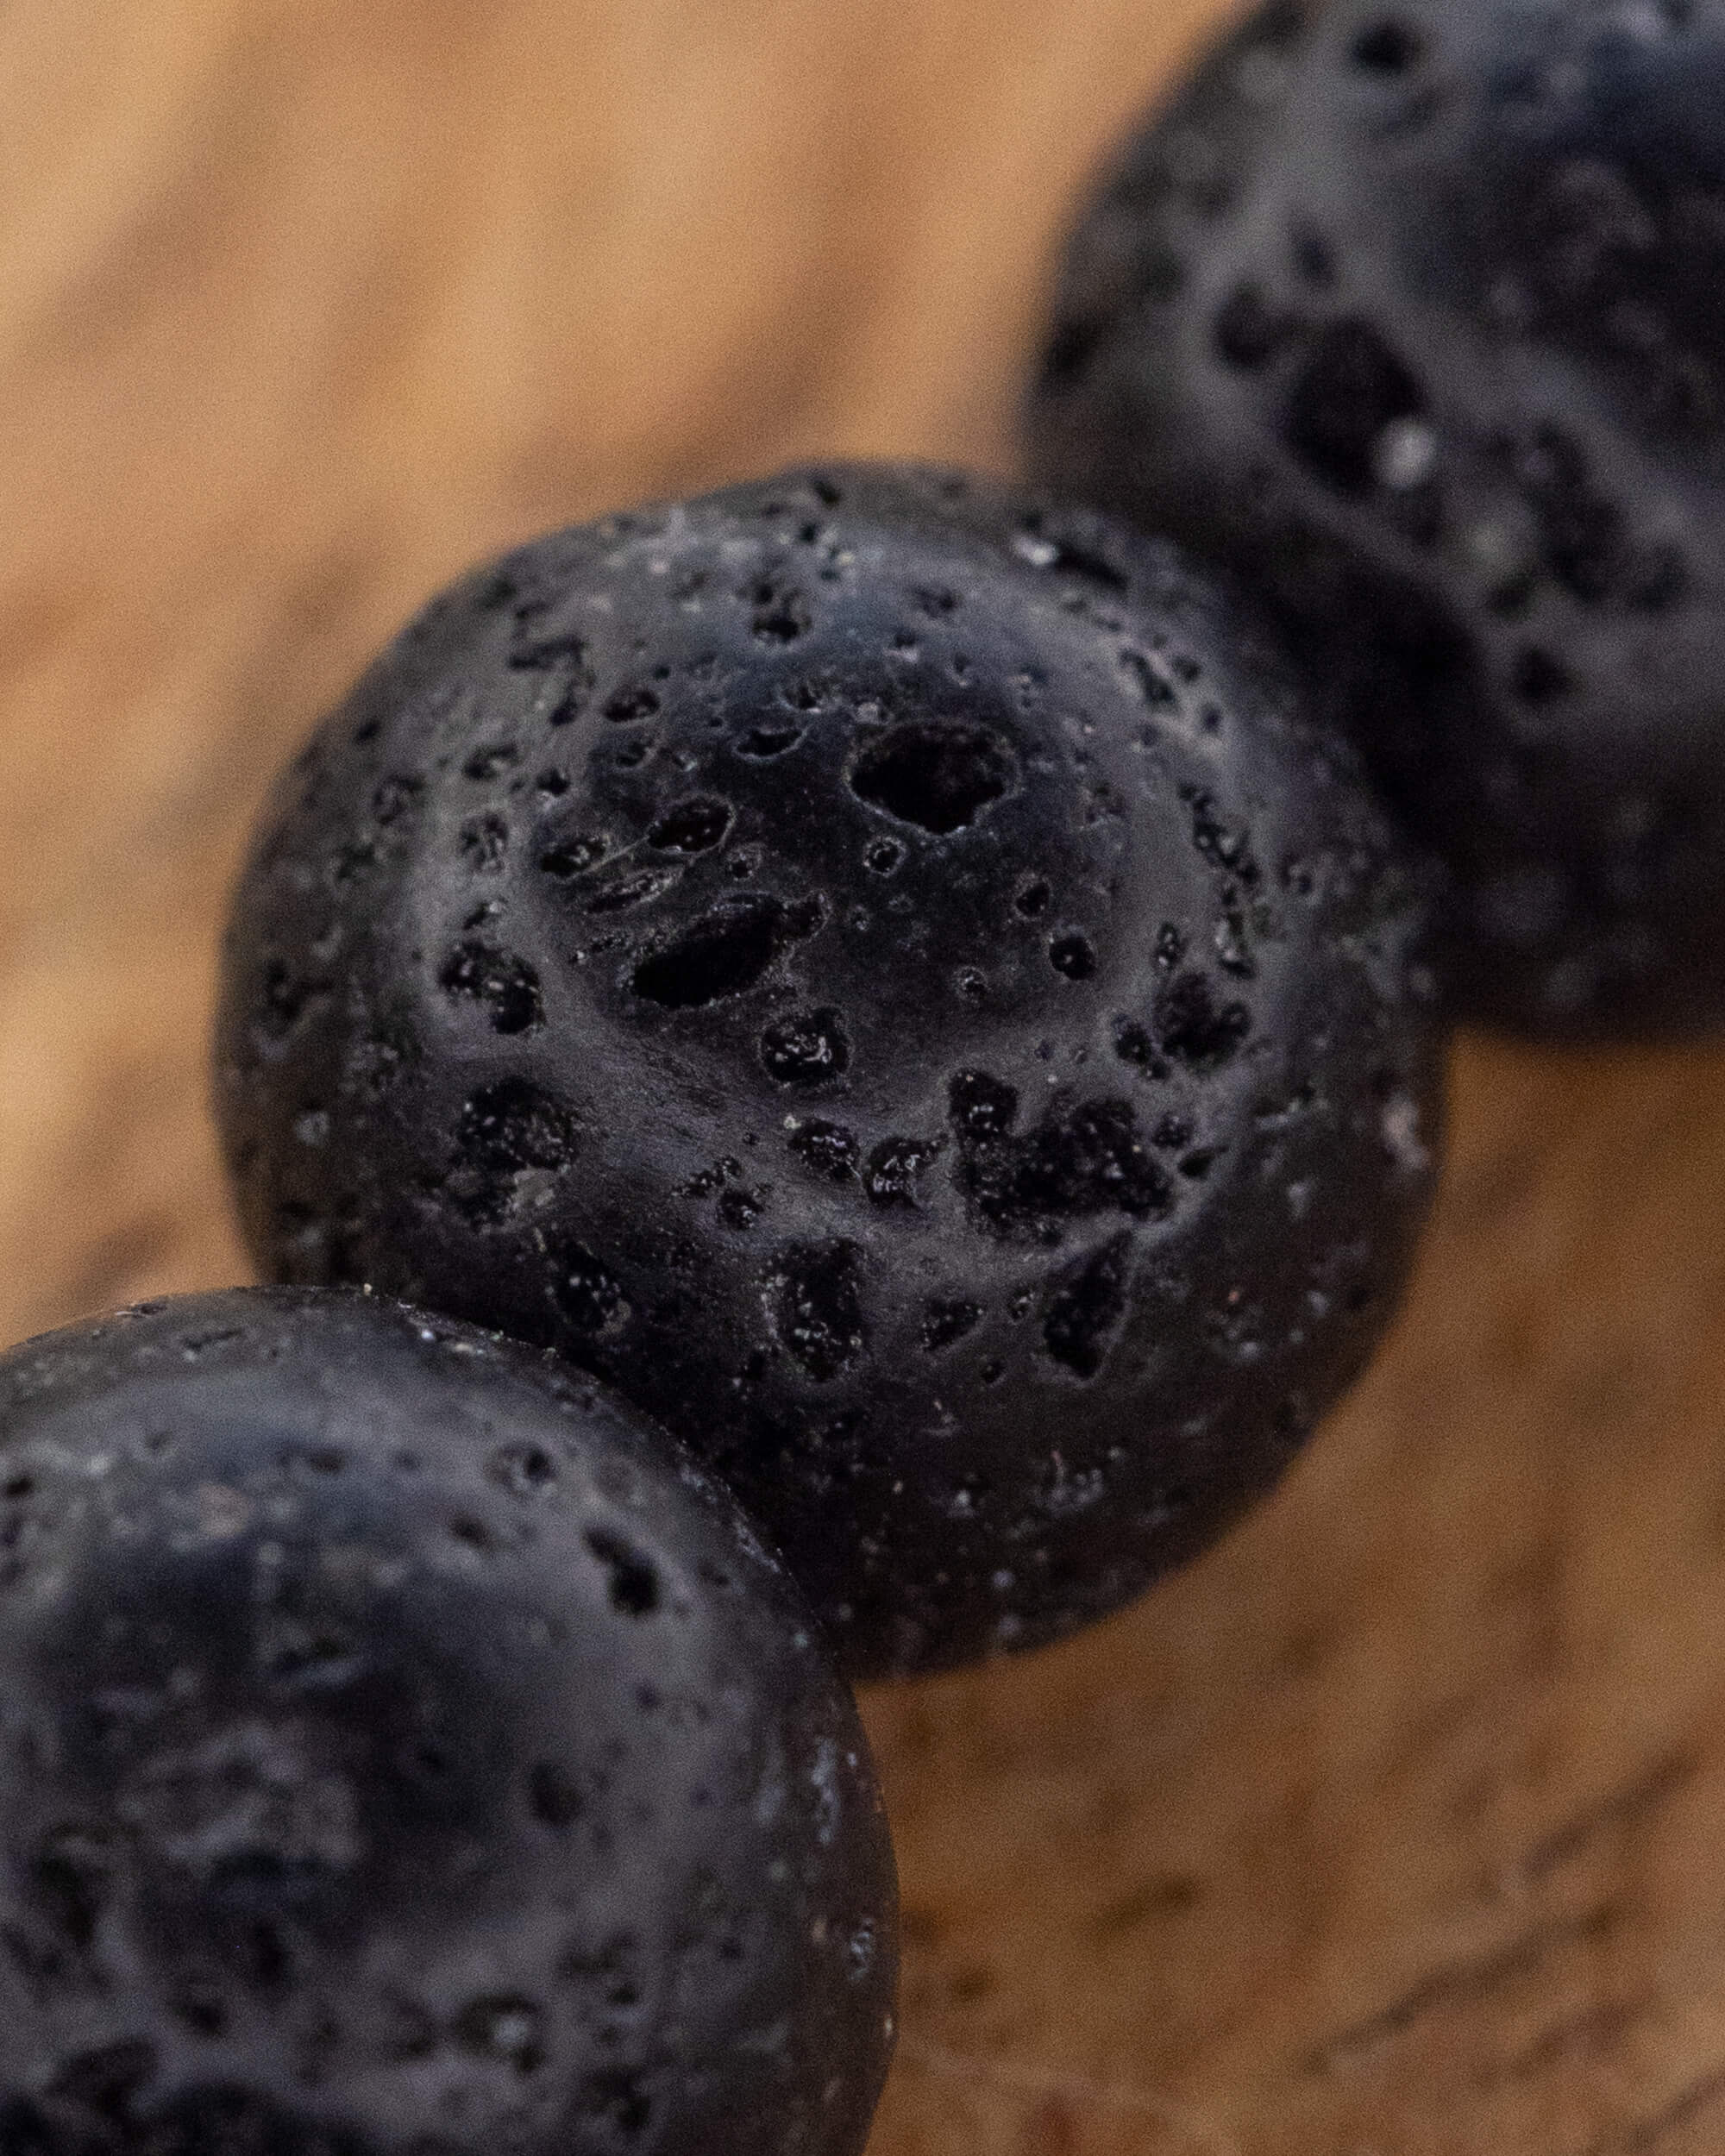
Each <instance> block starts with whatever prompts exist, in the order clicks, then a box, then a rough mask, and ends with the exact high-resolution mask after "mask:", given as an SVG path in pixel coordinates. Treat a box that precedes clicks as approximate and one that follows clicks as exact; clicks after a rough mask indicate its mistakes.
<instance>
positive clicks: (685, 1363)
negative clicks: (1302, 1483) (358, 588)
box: [218, 467, 1435, 1674]
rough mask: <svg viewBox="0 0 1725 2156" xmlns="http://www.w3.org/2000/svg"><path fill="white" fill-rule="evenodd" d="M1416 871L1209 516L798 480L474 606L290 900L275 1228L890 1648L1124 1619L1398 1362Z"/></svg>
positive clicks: (483, 591) (250, 1057)
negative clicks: (1256, 606)
mask: <svg viewBox="0 0 1725 2156" xmlns="http://www.w3.org/2000/svg"><path fill="white" fill-rule="evenodd" d="M1420 919H1421V905H1420V893H1419V890H1418V888H1417V879H1415V878H1414V877H1412V876H1410V875H1409V874H1408V872H1407V871H1406V870H1405V868H1404V866H1403V864H1402V859H1401V856H1399V854H1398V851H1397V849H1396V843H1395V842H1394V840H1393V838H1392V837H1391V836H1390V835H1389V833H1388V831H1387V830H1386V829H1385V827H1384V824H1383V819H1382V818H1381V815H1380V813H1379V812H1378V811H1377V809H1376V808H1375V807H1374V806H1373V805H1372V803H1371V801H1370V800H1369V799H1367V797H1366V796H1365V794H1364V793H1363V792H1362V791H1361V788H1360V787H1359V785H1358V781H1357V780H1356V778H1355V775H1354V773H1353V771H1352V768H1351V765H1350V762H1349V758H1348V755H1347V752H1346V750H1345V749H1339V748H1337V747H1336V746H1334V745H1333V744H1332V743H1327V741H1325V740H1324V739H1321V738H1320V736H1317V735H1315V734H1314V732H1313V731H1312V730H1311V729H1310V728H1309V727H1308V725H1307V724H1305V722H1304V721H1303V719H1302V717H1301V714H1300V710H1299V707H1298V705H1297V700H1296V699H1295V697H1294V696H1293V694H1292V693H1291V692H1290V691H1289V689H1288V687H1287V686H1286V683H1285V681H1284V680H1283V677H1282V675H1281V674H1279V673H1278V672H1277V669H1276V668H1275V667H1274V666H1273V664H1272V663H1271V661H1270V659H1269V658H1268V657H1267V656H1266V655H1264V653H1262V652H1260V651H1259V650H1258V649H1256V648H1255V647H1254V645H1253V644H1252V642H1251V639H1250V637H1249V636H1248V635H1247V634H1246V632H1245V630H1244V629H1243V627H1242V626H1241V624H1239V621H1238V620H1237V619H1236V617H1234V615H1233V613H1232V612H1231V611H1229V609H1228V608H1227V606H1226V605H1225V604H1224V603H1223V602H1222V601H1221V600H1220V599H1219V598H1218V597H1217V595H1216V594H1215V593H1214V592H1213V591H1212V589H1211V588H1210V586H1208V584H1206V583H1205V582H1204V581H1202V580H1201V579H1199V578H1197V577H1196V576H1195V575H1194V574H1193V573H1192V572H1191V571H1190V570H1189V568H1188V567H1187V566H1186V565H1185V564H1184V563H1183V562H1182V561H1180V560H1179V559H1177V558H1176V556H1175V555H1173V554H1172V553H1171V552H1170V551H1169V550H1168V549H1167V548H1163V547H1160V546H1157V545H1154V544H1151V543H1149V542H1144V541H1141V540H1138V539H1135V538H1133V537H1132V536H1129V535H1128V534H1126V532H1124V531H1122V530H1116V529H1113V528H1112V527H1109V526H1107V525H1106V524H1104V523H1101V521H1100V520H1099V519H1097V518H1095V517H1091V516H1087V515H1083V514H1082V513H1072V514H1062V515H1053V514H1051V513H1044V511H1041V510H1039V509H1038V508H1037V507H1036V506H1035V505H1032V504H1031V503H1029V502H1028V501H1026V500H1021V499H1019V498H1017V497H1015V496H1013V495H1011V494H1008V493H1005V492H999V491H997V490H995V489H994V488H992V487H990V486H982V485H979V484H973V483H968V482H966V481H965V480H963V479H960V478H957V477H953V476H950V475H942V474H938V473H928V472H921V471H911V472H906V471H902V470H894V469H881V468H879V467H861V468H840V469H835V470H832V471H827V472H816V473H803V474H794V473H793V474H791V475H788V476H786V477H783V478H780V479H775V480H772V481H770V482H767V483H763V484H756V485H750V486H743V487H739V488H737V489H736V490H734V491H731V492H724V493H721V494H718V495H715V496H712V497H710V498H706V499H704V500H699V501H696V502H693V503H688V504H683V505H674V506H670V507H665V508H660V509H655V510H650V511H644V512H643V513H640V514H637V515H630V516H623V517H612V518H609V519H607V520H605V522H603V523H595V524H593V525H590V526H587V527H585V528H583V529H580V530H573V531H568V532H564V533H561V534H560V535H558V536H554V537H550V538H547V539H543V540H541V541H539V542H536V543H534V544H532V545H530V546H528V547H526V548H523V549H522V550H521V551H520V552H518V553H517V554H514V555H510V556H508V557H507V558H506V559H505V560H504V561H501V562H500V563H499V564H498V565H497V566H495V567H491V568H487V569H485V570H483V571H481V572H480V573H478V574H476V575H474V576H472V577H470V578H469V579H468V580H467V581H466V582H464V583H462V584H461V585H459V586H456V587H455V590H454V591H452V592H449V594H447V595H446V596H445V597H443V598H442V599H439V600H437V601H436V602H435V603H434V604H433V605H431V606H430V608H429V610H428V611H426V612H425V613H424V614H423V615H422V616H421V617H420V618H419V620H418V621H417V622H416V623H415V624H413V626H412V627H411V628H410V629H409V630H407V632H406V633H405V636H403V637H402V639H401V640H400V641H399V642H398V643H397V644H396V645H395V646H394V648H393V649H392V650H390V651H389V652H388V653H387V654H386V655H385V656H384V657H383V658H382V659H381V660H380V661H379V662H378V664H377V665H376V666H375V667H373V670H372V671H371V672H370V673H369V674H367V676H366V677H365V679H364V680H362V681H361V684H360V686H358V688H357V689H356V690H355V691H354V694H353V696H352V697H351V698H350V699H349V700H348V703H347V704H345V705H343V706H342V709H341V710H340V711H337V712H336V715H335V717H334V718H332V719H331V720H330V721H329V723H328V724H326V725H325V727H324V728H323V731H322V733H321V734H320V735H319V736H318V737H317V740H316V742H315V743H313V745H312V747H311V749H310V750H309V751H308V752H307V754H306V755H305V756H304V759H303V760H302V761H301V762H300V764H299V765H298V767H297V768H295V769H294V770H293V771H292V774H289V776H288V777H287V779H286V780H285V784H284V785H283V787H282V788H281V790H280V792H279V793H278V795H277V796H276V799H275V801H274V804H273V806H272V807H271V809H270V810H269V812H268V813H267V818H266V819H265V825H264V829H263V831H262V834H261V837H260V841H259V843H258V846H257V849H256V852H255V854H254V858H253V860H252V862H251V864H250V866H249V868H248V870H247V871H246V874H245V876H244V879H243V881H242V885H241V887H240V889H239V892H238V895H237V900H236V903H235V909H234V914H233V922H232V931H231V935H230V937H229V944H228V949H227V959H226V983H225V990H224V995H223V1007H222V1016H221V1021H220V1045H219V1058H218V1061H219V1094H220V1103H221V1115H222V1120H223V1128H224V1131H225V1137H226V1145H227V1151H228V1156H229V1161H230V1162H231V1163H232V1168H233V1173H234V1179H235V1188H236V1189H237V1191H238V1194H239V1202H240V1206H241V1210H242V1216H243V1219H244V1223H245V1228H246V1232H247V1234H248V1238H249V1240H250V1243H251V1246H252V1248H253V1250H254V1252H255V1253H256V1255H257V1257H258V1261H259V1263H260V1264H261V1265H262V1266H264V1267H266V1268H267V1269H268V1270H270V1271H271V1272H272V1273H274V1274H276V1275H281V1276H285V1277H288V1278H293V1279H300V1280H307V1281H321V1280H330V1279H349V1280H352V1279H363V1280H369V1281H373V1282H377V1283H379V1284H380V1285H382V1286H387V1287H388V1288H391V1289H392V1290H394V1291H397V1292H399V1293H403V1294H407V1295H409V1296H410V1297H411V1299H412V1300H417V1301H423V1302H425V1303H428V1304H430V1305H431V1306H432V1307H448V1308H449V1309H452V1310H455V1311H457V1312H461V1313H467V1314H469V1315H472V1316H475V1317H480V1318H482V1319H484V1320H485V1321H486V1322H487V1323H490V1324H493V1325H496V1326H500V1327H502V1328H503V1329H505V1331H507V1332H513V1333H517V1334H519V1335H522V1336H523V1337H524V1338H529V1339H531V1340H534V1341H536V1342H542V1343H545V1344H550V1345H553V1346H555V1347H556V1348H558V1349H560V1350H561V1351H564V1352H565V1353H567V1354H568V1355H570V1356H571V1357H574V1359H575V1360H577V1361H578V1362H580V1363H584V1364H585V1365H586V1366H587V1367H589V1368H591V1369H594V1370H597V1371H599V1372H601V1373H602V1374H604V1375H605V1376H606V1377H608V1378H610V1379H612V1381H614V1382H616V1383H617V1384H618V1386H619V1387H620V1388H622V1389H623V1390H624V1391H625V1392H627V1393H629V1394H630V1395H632V1396H633V1397H635V1398H636V1399H637V1400H639V1401H643V1403H645V1404H647V1405H648V1406H649V1407H651V1408H652V1409H653V1410H654V1411H655V1413H660V1414H662V1416H663V1417H664V1418H665V1419H666V1420H668V1423H669V1424H670V1425H671V1426H672V1427H674V1428H675V1429H676V1430H678V1431H679V1432H681V1433H683V1434H685V1435H686V1436H687V1438H688V1439H689V1440H690V1441H691V1443H692V1444H693V1445H695V1447H696V1448H697V1449H698V1450H699V1452H700V1453H701V1454H702V1455H703V1456H704V1457H706V1459H707V1460H708V1461H709V1462H710V1463H712V1464H713V1465H715V1466H716V1467H717V1468H718V1470H720V1471H721V1472H722V1473H723V1474H724V1476H726V1477H727V1478H728V1479H729V1480H730V1481H731V1483H732V1484H733V1486H734V1487H735V1488H736V1489H737V1491H738V1493H739V1494H740V1495H742V1497H743V1501H744V1503H745V1504H746V1505H747V1506H748V1507H750V1509H751V1510H752V1511H753V1512H754V1513H755V1514H756V1516H757V1517H759V1518H760V1519H762V1520H763V1521H764V1522H766V1523H767V1525H768V1527H769V1528H770V1531H771V1532H772V1533H773V1534H774V1535H775V1537H776V1538H777V1539H778V1540H779V1543H780V1545H781V1547H782V1549H783V1550H784V1551H785V1552H786V1554H787V1557H788V1558H789V1559H790V1561H791V1563H792V1564H793V1569H794V1570H796V1571H797V1573H798V1576H799V1577H800V1579H801V1581H802V1583H803V1584H804V1585H805V1587H806V1589H807V1590H808V1591H809V1594H810V1595H811V1598H812V1601H814V1604H815V1606H816V1608H817V1610H818V1611H819V1614H820V1615H821V1616H822V1617H823V1618H824V1619H825V1621H826V1623H827V1624H828V1625H829V1626H830V1627H831V1631H832V1633H833V1636H834V1639H835V1641H836V1644H837V1650H838V1652H839V1655H840V1658H841V1660H842V1662H843V1663H844V1666H845V1667H846V1668H847V1669H848V1670H850V1672H851V1673H852V1674H869V1673H880V1672H883V1671H889V1670H915V1669H923V1668H928V1667H932V1666H934V1665H937V1664H948V1663H952V1662H956V1661H959V1660H962V1659H963V1658H967V1657H969V1656H973V1655H976V1654H980V1653H983V1652H987V1651H991V1650H994V1649H995V1648H999V1647H1002V1646H1013V1645H1028V1644H1030V1643H1033V1642H1036V1641H1038V1640H1044V1639H1049V1638H1051V1637H1052V1636H1054V1635H1055V1634H1057V1633H1063V1632H1066V1631H1068V1630H1069V1629H1071V1628H1072V1627H1073V1626H1076V1625H1078V1624H1080V1623H1081V1622H1082V1621H1083V1620H1086V1619H1088V1618H1091V1617H1095V1616H1097V1615H1099V1614H1101V1613H1103V1612H1105V1611H1107V1610H1109V1609H1112V1608H1114V1607H1115V1606H1116V1605H1117V1604H1118V1603H1120V1601H1123V1600H1124V1599H1126V1597H1127V1596H1129V1595H1132V1594H1133V1593H1135V1592H1136V1591H1137V1590H1138V1589H1140V1588H1141V1587H1143V1586H1144V1585H1145V1583H1146V1582H1147V1581H1149V1580H1150V1579H1151V1578H1152V1577H1153V1576H1155V1575H1156V1574H1157V1573H1158V1572H1159V1571H1161V1570H1163V1569H1164V1567H1166V1566H1167V1565H1169V1564H1172V1563H1174V1562H1175V1561H1176V1560H1178V1559H1180V1558H1182V1557H1186V1556H1188V1555H1189V1554H1190V1553H1191V1552H1193V1551H1195V1550H1197V1549H1199V1548H1200V1547H1201V1545H1204V1544H1205V1543H1207V1542H1208V1540H1209V1539H1211V1538H1212V1537H1214V1535H1215V1534H1216V1533H1217V1532H1218V1531H1219V1530H1220V1528H1221V1526H1223V1525H1224V1523H1225V1522H1226V1521H1227V1520H1229V1519H1231V1518H1232V1517H1233V1514H1235V1513H1236V1512H1238V1511H1239V1508H1240V1507H1242V1506H1243V1505H1244V1504H1245V1502H1246V1501H1248V1500H1249V1499H1250V1498H1251V1497H1252V1496H1253V1495H1256V1494H1257V1493H1258V1492H1259V1491H1261V1490H1262V1489H1264V1488H1265V1486H1266V1485H1267V1484H1268V1483H1269V1482H1270V1481H1271V1480H1272V1479H1273V1478H1274V1476H1275V1475H1276V1474H1277V1470H1279V1469H1280V1468H1281V1467H1282V1466H1283V1463H1285V1462H1286V1461H1287V1460H1288V1458H1289V1456H1290V1455H1291V1453H1292V1452H1293V1451H1294V1450H1295V1446H1296V1445H1297V1443H1298V1440H1299V1439H1300V1438H1302V1436H1303V1435H1304V1434H1305V1432H1307V1431H1308V1428H1309V1427H1310V1426H1311V1424H1312V1422H1313V1420H1314V1417H1315V1416H1316V1415H1318V1414H1319V1413H1320V1412H1321V1411H1322V1410H1323V1408H1324V1407H1326V1406H1327V1404H1328V1403H1329V1401H1331V1400H1332V1399H1333V1397H1334V1396H1335V1395H1336V1393H1337V1391H1338V1390H1339V1388H1340V1387H1341V1386H1342V1385H1343V1384H1345V1383H1346V1382H1347V1380H1348V1379H1349V1378H1350V1377H1352V1375H1353V1373H1354V1372H1355V1371H1356V1370H1357V1369H1358V1368H1359V1366H1360V1363H1361V1362H1362V1360H1363V1358H1364V1356H1365V1354H1366V1352H1367V1351H1368V1349H1369V1348H1370V1346H1371V1343H1372V1341H1373V1340H1374V1339H1375V1338H1376V1337H1377V1332H1378V1331H1379V1329H1380V1327H1381V1326H1382V1325H1383V1321H1384V1318H1385V1314H1386V1313H1387V1312H1388V1311H1389V1307H1390V1306H1391V1304H1392V1303H1393V1301H1394V1300H1395V1297H1396V1288H1397V1285H1398V1283H1399V1282H1400V1280H1401V1278H1402V1270H1403V1267H1404V1264H1405V1263H1406V1261H1407V1257H1408V1250H1409V1248H1410V1244H1411V1243H1412V1240H1413V1238H1414V1235H1415V1228H1416V1225H1417V1223H1418V1221H1419V1219H1420V1218H1421V1213H1422V1210H1423V1207H1424V1206H1425V1202H1426V1198H1427V1190H1428V1187H1429V1183H1430V1179H1431V1168H1432V1155H1433V1144H1434V1138H1435V1125H1434V1106H1433V1050H1432V1037H1431V1026H1430V1023H1429V1020H1428V1018H1427V1013H1426V1011H1425V1008H1424V1007H1423V1006H1422V1005H1421V1001H1420V1000H1419V997H1418V995H1417V993H1415V990H1416V988H1417V986H1418V982H1417V979H1416V975H1417V963H1416V959H1415V948H1416V938H1417V935H1418V930H1419V923H1420Z"/></svg>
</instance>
